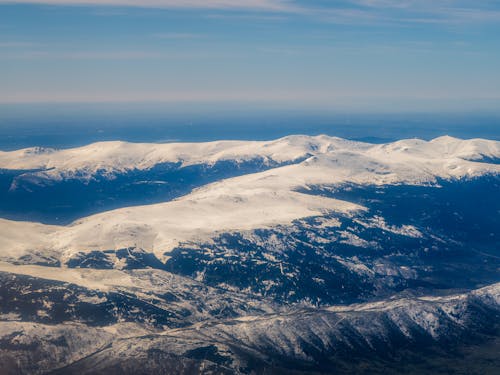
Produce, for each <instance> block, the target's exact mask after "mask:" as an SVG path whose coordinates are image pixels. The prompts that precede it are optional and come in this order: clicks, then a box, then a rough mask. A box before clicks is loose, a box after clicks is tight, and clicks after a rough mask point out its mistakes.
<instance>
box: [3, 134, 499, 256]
mask: <svg viewBox="0 0 500 375" xmlns="http://www.w3.org/2000/svg"><path fill="white" fill-rule="evenodd" d="M479 154H480V155H487V156H488V157H492V158H494V157H495V158H496V157H500V142H493V141H487V140H470V141H461V140H458V139H454V138H450V137H441V138H437V139H435V140H433V141H431V142H425V141H421V140H403V141H398V142H394V143H390V144H386V145H370V144H366V143H359V142H351V141H347V140H342V139H339V138H332V137H326V136H318V137H306V136H291V137H286V138H282V139H279V140H277V141H273V142H230V141H228V142H210V143H200V144H164V145H158V144H129V143H123V142H106V143H97V144H92V145H89V146H86V147H82V148H77V149H71V150H63V151H52V150H49V151H46V150H39V149H35V150H33V149H29V150H21V151H15V152H9V153H2V154H1V155H0V168H21V169H29V168H54V169H53V170H51V171H49V172H45V173H49V174H52V173H56V174H57V173H61V171H72V172H71V173H73V172H74V171H80V172H81V171H82V170H83V171H86V172H89V171H90V172H89V173H94V172H96V171H99V170H105V171H108V172H112V171H117V170H125V169H127V168H149V167H151V166H152V165H154V164H155V163H158V162H165V161H167V160H169V161H175V160H177V161H179V160H182V161H183V163H212V162H214V161H216V160H221V159H231V158H232V159H234V160H240V159H242V158H254V157H256V156H260V157H265V158H272V159H273V160H277V161H285V160H288V161H290V160H296V159H297V158H300V157H303V156H305V155H309V157H308V158H307V159H306V160H304V161H299V162H297V163H294V164H291V165H286V166H281V167H277V168H272V169H269V170H267V171H264V172H260V173H252V174H247V175H243V176H240V177H234V178H229V179H226V180H221V181H218V182H215V183H212V184H209V185H206V186H203V187H201V188H198V189H197V190H195V191H193V192H192V193H191V194H188V195H186V196H183V197H181V198H178V199H176V200H173V201H170V202H166V203H161V204H155V205H149V206H137V207H128V208H123V209H117V210H113V211H109V212H104V213H101V214H97V215H93V216H89V217H87V218H84V219H81V220H78V221H76V222H74V223H73V224H71V225H69V226H67V227H58V226H44V225H38V224H32V223H19V222H11V221H8V220H1V225H0V257H2V258H4V259H5V258H9V257H14V258H17V257H19V256H21V255H22V254H24V253H26V252H31V251H34V250H37V251H40V250H47V249H49V250H51V251H58V252H60V253H61V254H63V258H67V257H69V256H71V255H72V254H74V253H75V252H78V251H90V250H107V249H120V248H127V247H140V248H142V249H145V250H147V251H150V252H154V253H155V254H156V255H157V257H158V258H160V259H162V257H163V254H164V253H165V252H167V251H169V250H170V249H172V248H174V247H175V246H177V245H178V244H179V243H181V242H185V241H197V240H207V239H209V238H211V237H212V236H214V235H215V234H216V233H219V232H227V231H241V230H250V229H256V228H266V227H272V226H275V225H279V224H288V223H291V222H292V221H293V220H296V219H300V218H303V217H308V216H321V215H322V214H324V213H328V212H340V213H345V214H354V213H355V212H356V211H357V210H363V209H364V208H363V207H361V206H359V205H356V204H353V203H350V202H345V201H340V200H336V199H331V198H325V197H321V196H318V195H311V194H304V193H300V192H299V191H303V190H307V189H309V188H310V187H311V186H321V185H336V184H344V183H354V184H370V185H373V184H375V185H385V184H433V183H435V182H436V181H437V179H439V178H441V179H458V178H471V177H477V176H482V175H485V174H499V173H500V165H496V164H489V163H485V162H473V161H469V160H465V159H462V158H460V156H464V155H465V156H468V157H471V156H477V155H479ZM80 172H79V173H80ZM86 172H85V173H86ZM19 233H22V234H23V235H22V236H20V235H19ZM407 234H408V235H410V236H418V233H413V232H411V231H410V232H408V233H407Z"/></svg>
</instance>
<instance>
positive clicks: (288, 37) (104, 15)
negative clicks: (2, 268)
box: [0, 0, 500, 111]
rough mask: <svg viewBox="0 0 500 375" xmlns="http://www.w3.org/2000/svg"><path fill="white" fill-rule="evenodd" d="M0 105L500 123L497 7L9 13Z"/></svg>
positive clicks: (311, 5) (9, 6)
mask: <svg viewBox="0 0 500 375" xmlns="http://www.w3.org/2000/svg"><path fill="white" fill-rule="evenodd" d="M0 30H1V32H0V69H1V71H2V74H1V75H0V77H1V78H0V103H2V104H14V103H21V104H26V103H81V102H86V103H98V104H102V103H104V104H106V103H114V102H125V103H134V102H137V103H140V102H160V103H174V104H175V103H203V102H204V103H207V102H209V103H219V104H220V105H222V104H223V103H247V104H248V103H251V104H252V105H257V106H258V105H259V104H263V103H265V104H267V105H276V106H281V107H288V108H295V107H297V106H300V107H301V108H305V109H314V108H322V109H340V110H356V111H363V110H364V111H370V110H376V111H383V110H386V111H394V110H408V111H418V110H447V111H454V110H489V111H491V110H497V109H498V107H499V104H500V72H499V69H498V67H499V66H500V5H499V4H498V3H497V2H495V1H469V0H459V1H447V0H437V1H428V0H422V1H415V0H405V1H395V0H343V1H336V2H334V4H332V2H328V1H319V0H314V1H303V0H289V1H285V0H241V1H228V0H206V1H201V0H187V1H180V0H145V1H140V2H139V1H131V0H104V1H97V0H9V1H5V0H0Z"/></svg>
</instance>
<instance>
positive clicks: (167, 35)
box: [151, 33, 205, 40]
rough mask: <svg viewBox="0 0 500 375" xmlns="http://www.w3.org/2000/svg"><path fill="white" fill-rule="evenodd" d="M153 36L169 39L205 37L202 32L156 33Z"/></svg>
mask: <svg viewBox="0 0 500 375" xmlns="http://www.w3.org/2000/svg"><path fill="white" fill-rule="evenodd" d="M151 36H152V37H153V38H157V39H167V40H179V39H181V40H184V39H200V38H204V37H205V36H204V35H202V34H194V33H156V34H153V35H151Z"/></svg>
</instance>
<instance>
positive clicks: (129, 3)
mask: <svg viewBox="0 0 500 375" xmlns="http://www.w3.org/2000/svg"><path fill="white" fill-rule="evenodd" d="M0 3H11V4H45V5H66V6H68V5H69V6H71V5H91V6H124V7H139V8H201V9H255V10H271V11H295V10H297V5H294V4H293V3H292V2H291V1H287V0H141V1H137V0H0Z"/></svg>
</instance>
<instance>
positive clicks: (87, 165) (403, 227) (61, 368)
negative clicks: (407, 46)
mask: <svg viewBox="0 0 500 375" xmlns="http://www.w3.org/2000/svg"><path fill="white" fill-rule="evenodd" d="M499 159H500V142H495V141H488V140H481V139H474V140H460V139H456V138H451V137H440V138H437V139H435V140H432V141H429V142H426V141H422V140H418V139H411V140H402V141H398V142H394V143H388V144H376V145H375V144H369V143H362V142H353V141H348V140H344V139H340V138H334V137H327V136H317V137H309V136H290V137H285V138H282V139H278V140H275V141H270V142H245V141H223V142H209V143H193V144H182V143H180V144H176V143H168V144H133V143H124V142H102V143H97V144H91V145H88V146H84V147H80V148H75V149H67V150H53V149H41V148H30V149H24V150H19V151H10V152H0V191H1V194H0V216H2V217H3V218H2V219H0V281H1V283H0V284H1V287H0V301H1V303H0V359H1V361H0V373H2V374H151V373H160V374H161V373H165V374H169V373H178V374H197V373H206V374H233V373H241V374H268V373H273V374H274V373H276V374H280V373H283V374H284V373H288V374H290V373H292V374H309V373H311V374H399V373H408V374H413V373H414V374H419V373H456V374H495V373H497V372H498V369H499V368H500V361H499V359H498V355H497V354H498V348H500V335H499V334H500V331H499V329H500V327H499V326H498V322H499V321H500V319H499V318H500V284H499V283H500V277H499V273H498V270H499V269H500V230H499V228H500V200H499V199H498V197H499V196H500V165H499V164H498V160H499Z"/></svg>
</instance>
